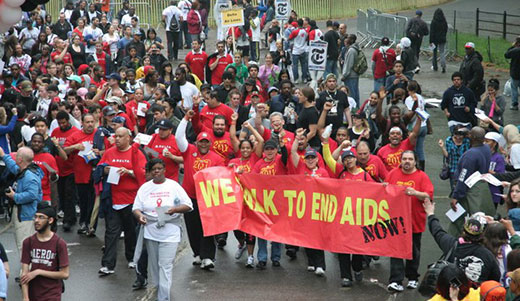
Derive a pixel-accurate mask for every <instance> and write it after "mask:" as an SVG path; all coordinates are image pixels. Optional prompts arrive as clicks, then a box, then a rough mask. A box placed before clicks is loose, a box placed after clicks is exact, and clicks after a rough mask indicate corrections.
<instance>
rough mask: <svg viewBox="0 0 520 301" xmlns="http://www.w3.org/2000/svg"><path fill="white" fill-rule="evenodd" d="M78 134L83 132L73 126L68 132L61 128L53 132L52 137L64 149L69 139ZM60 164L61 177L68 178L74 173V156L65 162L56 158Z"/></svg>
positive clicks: (59, 172)
mask: <svg viewBox="0 0 520 301" xmlns="http://www.w3.org/2000/svg"><path fill="white" fill-rule="evenodd" d="M77 132H81V131H80V130H79V129H78V128H77V127H74V126H71V128H70V129H69V130H67V131H62V130H61V129H60V128H59V127H57V128H55V129H54V130H53V131H52V134H51V137H56V139H58V142H59V143H60V145H61V146H62V147H63V146H64V145H65V143H66V142H67V140H68V139H69V137H70V136H71V135H73V134H75V133H77ZM56 163H57V164H58V174H59V176H60V177H66V176H68V175H70V174H72V173H73V172H74V156H72V155H69V157H68V159H67V160H63V159H62V158H61V157H60V156H56Z"/></svg>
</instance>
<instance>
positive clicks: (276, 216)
mask: <svg viewBox="0 0 520 301" xmlns="http://www.w3.org/2000/svg"><path fill="white" fill-rule="evenodd" d="M195 183H196V184H195V187H196V190H197V200H198V206H199V211H200V216H201V220H202V226H203V230H204V235H206V236H209V235H215V234H220V233H224V232H227V231H231V230H235V229H239V230H241V231H244V232H246V233H249V234H251V235H254V236H258V237H261V238H264V239H266V240H270V241H276V242H280V243H286V244H290V245H296V246H302V247H308V248H314V249H322V250H327V251H330V252H336V253H352V254H365V255H374V256H390V257H398V258H406V259H411V258H412V215H411V201H410V197H409V196H407V195H406V194H405V193H404V189H405V188H404V187H400V186H394V185H387V186H383V185H382V184H380V183H369V182H360V181H347V180H338V179H330V178H314V177H307V176H302V175H290V176H265V175H258V174H242V175H239V174H235V172H234V170H233V169H232V168H227V167H212V168H207V169H204V170H202V171H200V172H198V173H197V174H195Z"/></svg>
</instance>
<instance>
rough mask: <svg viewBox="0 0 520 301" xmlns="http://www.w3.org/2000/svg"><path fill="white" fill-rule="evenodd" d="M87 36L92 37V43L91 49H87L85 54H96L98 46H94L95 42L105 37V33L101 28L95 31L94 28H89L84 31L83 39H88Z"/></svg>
mask: <svg viewBox="0 0 520 301" xmlns="http://www.w3.org/2000/svg"><path fill="white" fill-rule="evenodd" d="M87 35H92V41H91V43H90V44H91V46H90V47H85V52H86V53H89V54H90V53H94V52H96V45H95V44H94V41H97V40H98V39H99V38H101V37H103V31H102V30H101V28H99V27H96V28H95V29H93V28H92V26H88V27H85V29H83V37H86V36H87Z"/></svg>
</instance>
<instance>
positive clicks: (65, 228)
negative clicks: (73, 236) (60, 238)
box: [63, 223, 72, 232]
mask: <svg viewBox="0 0 520 301" xmlns="http://www.w3.org/2000/svg"><path fill="white" fill-rule="evenodd" d="M71 228H72V226H71V225H70V224H69V223H63V232H70V230H71Z"/></svg>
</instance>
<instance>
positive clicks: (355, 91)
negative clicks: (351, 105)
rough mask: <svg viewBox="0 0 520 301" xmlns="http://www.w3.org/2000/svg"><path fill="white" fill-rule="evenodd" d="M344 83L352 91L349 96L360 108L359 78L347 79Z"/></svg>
mask: <svg viewBox="0 0 520 301" xmlns="http://www.w3.org/2000/svg"><path fill="white" fill-rule="evenodd" d="M344 83H345V86H347V87H348V89H349V91H350V94H349V96H350V97H352V98H354V100H355V101H356V103H357V107H358V108H359V77H354V78H347V79H346V80H345V81H344Z"/></svg>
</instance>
